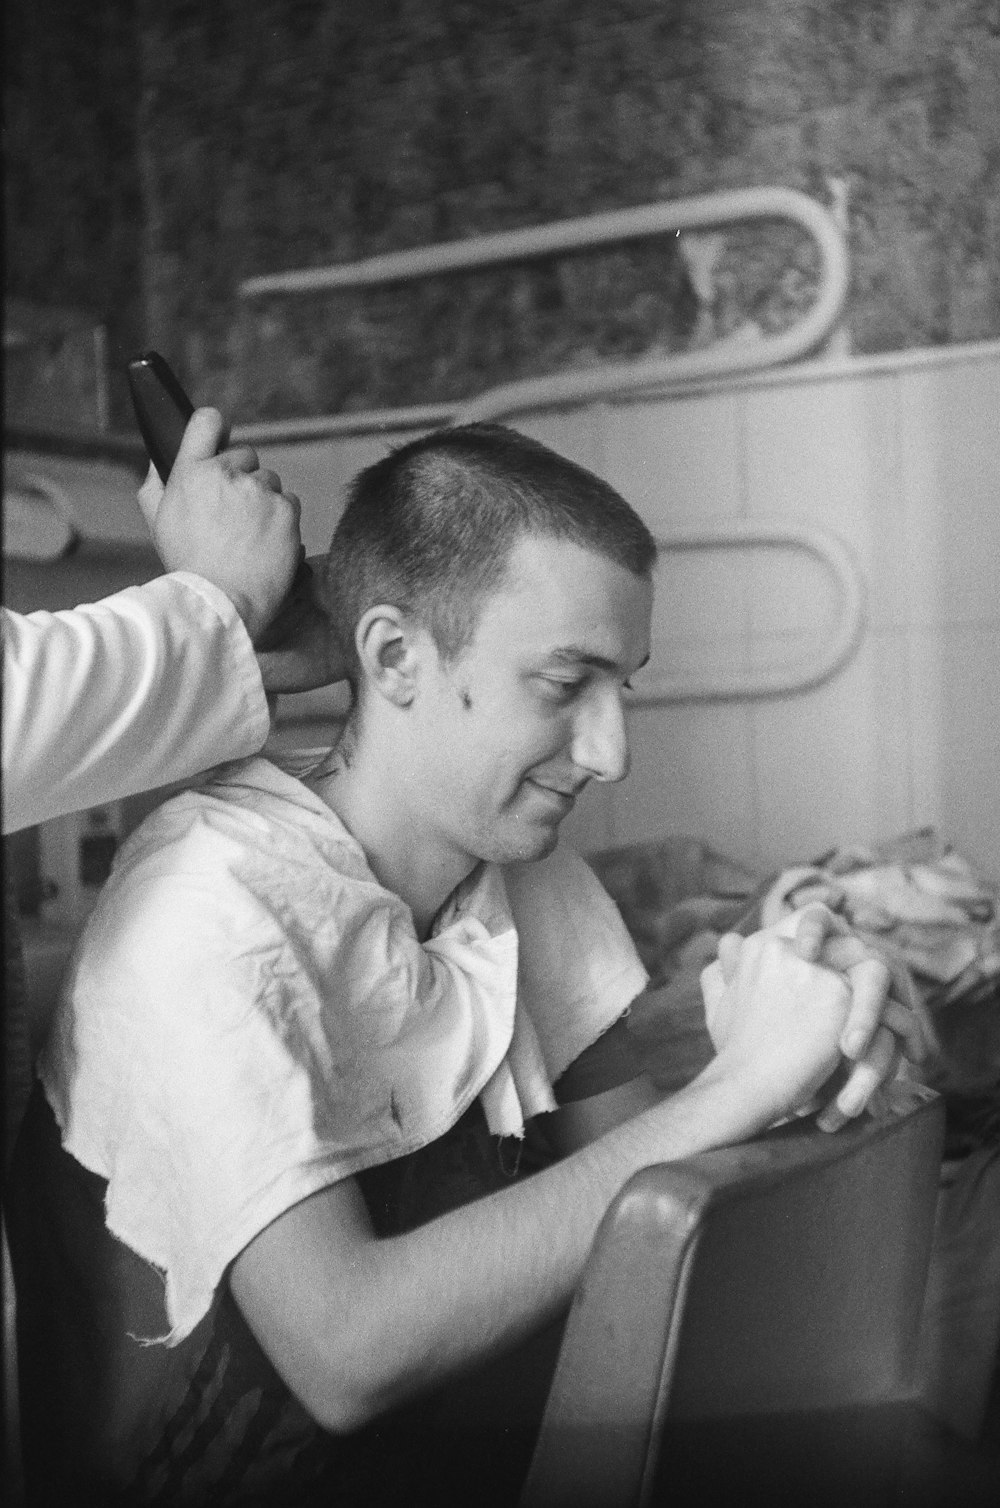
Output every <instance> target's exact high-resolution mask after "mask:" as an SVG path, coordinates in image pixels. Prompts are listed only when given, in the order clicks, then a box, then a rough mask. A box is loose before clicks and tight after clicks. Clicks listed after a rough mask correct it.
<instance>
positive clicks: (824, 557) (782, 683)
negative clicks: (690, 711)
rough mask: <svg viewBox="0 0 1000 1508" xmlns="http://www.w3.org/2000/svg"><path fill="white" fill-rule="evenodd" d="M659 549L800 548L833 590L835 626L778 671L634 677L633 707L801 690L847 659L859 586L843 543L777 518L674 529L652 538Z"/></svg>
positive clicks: (857, 634)
mask: <svg viewBox="0 0 1000 1508" xmlns="http://www.w3.org/2000/svg"><path fill="white" fill-rule="evenodd" d="M657 544H658V546H659V548H660V549H661V550H663V551H671V552H672V551H687V550H720V549H722V550H725V549H742V548H746V547H748V546H749V547H751V548H753V547H758V546H759V547H762V548H771V547H774V546H778V547H784V548H786V549H793V550H804V551H806V553H807V554H810V555H812V556H814V557H815V559H817V560H819V561H820V563H821V564H822V565H824V566H825V567H826V569H827V570H828V571H829V572H830V574H831V575H832V577H833V579H834V581H835V583H836V585H837V589H838V598H839V602H838V607H839V617H838V622H837V624H836V626H835V628H834V630H833V633H832V636H831V638H830V641H829V642H828V643H827V644H826V645H825V646H824V647H823V648H822V649H821V650H819V651H814V652H810V653H809V654H806V655H800V656H798V657H797V658H796V659H793V660H791V661H789V662H788V663H787V664H785V665H779V666H767V667H760V668H758V669H746V670H732V669H728V668H727V669H725V670H719V671H717V672H715V673H714V674H713V673H712V672H705V671H703V670H699V671H698V672H697V673H694V672H691V673H689V674H677V675H669V674H668V675H653V674H651V673H650V672H649V671H648V670H643V671H640V672H639V674H638V675H637V676H636V678H635V679H636V682H637V684H636V685H635V687H634V689H633V690H632V691H631V692H630V693H628V696H629V701H630V703H631V704H632V705H633V706H641V707H650V706H661V705H663V704H665V703H669V702H707V701H752V700H757V699H760V698H763V697H770V696H786V695H790V694H792V693H794V692H799V691H808V690H809V688H810V687H812V686H818V685H820V684H821V683H822V682H823V681H826V680H829V678H830V677H831V676H832V675H834V674H835V673H836V671H838V670H839V669H840V668H841V666H842V665H844V664H846V662H847V661H848V660H849V659H850V657H851V655H852V654H853V653H854V651H855V649H856V648H857V646H858V643H859V642H860V639H861V635H862V633H863V632H864V626H865V589H864V580H863V578H862V575H861V572H860V570H859V569H858V565H857V562H856V561H855V559H854V556H853V555H852V554H851V552H850V550H849V549H848V547H847V545H846V544H845V543H844V541H843V540H842V539H840V538H839V537H838V536H837V535H836V534H831V533H829V532H828V531H827V530H825V529H817V528H812V527H806V526H803V527H801V528H799V527H797V526H795V525H790V524H788V523H787V522H786V521H785V520H783V519H775V520H758V521H755V522H753V523H741V522H733V523H725V524H718V525H710V526H707V527H704V528H693V529H682V530H678V531H677V532H671V533H669V534H663V535H660V536H658V538H657Z"/></svg>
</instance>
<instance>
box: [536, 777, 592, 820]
mask: <svg viewBox="0 0 1000 1508" xmlns="http://www.w3.org/2000/svg"><path fill="white" fill-rule="evenodd" d="M527 784H528V785H531V786H534V788H535V790H536V791H541V792H542V794H543V795H544V796H548V797H549V798H550V800H551V801H552V802H553V803H554V804H555V805H557V806H559V807H561V808H562V809H563V810H564V811H567V812H568V811H569V810H570V809H571V808H572V806H573V803H574V802H575V801H576V798H577V796H578V795H579V794H580V791H581V790H582V789H583V787H582V786H580V785H554V784H549V783H547V782H546V781H542V780H534V779H532V777H531V776H530V775H529V776H528V778H527Z"/></svg>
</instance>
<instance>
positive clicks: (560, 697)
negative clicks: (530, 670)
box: [539, 675, 585, 702]
mask: <svg viewBox="0 0 1000 1508" xmlns="http://www.w3.org/2000/svg"><path fill="white" fill-rule="evenodd" d="M539 684H540V686H541V688H542V691H543V692H544V694H545V695H546V696H547V697H548V698H549V700H550V701H553V702H568V701H570V700H571V699H572V698H573V697H574V696H575V695H576V693H577V692H578V691H580V689H581V688H582V687H583V685H584V684H585V683H584V682H583V681H582V680H573V681H567V680H562V679H561V678H560V677H558V676H552V675H543V676H540V677H539Z"/></svg>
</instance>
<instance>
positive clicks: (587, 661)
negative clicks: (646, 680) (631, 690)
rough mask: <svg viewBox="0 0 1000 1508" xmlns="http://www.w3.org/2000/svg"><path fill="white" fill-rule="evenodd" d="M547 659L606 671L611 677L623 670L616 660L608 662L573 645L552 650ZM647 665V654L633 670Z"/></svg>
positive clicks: (604, 657)
mask: <svg viewBox="0 0 1000 1508" xmlns="http://www.w3.org/2000/svg"><path fill="white" fill-rule="evenodd" d="M548 659H550V660H557V661H558V662H559V663H560V664H561V665H586V666H588V667H590V668H592V669H594V670H607V671H610V673H611V674H612V675H620V674H621V672H622V669H623V668H624V667H623V666H621V665H620V664H619V663H618V661H617V660H609V659H607V657H606V656H604V655H595V654H594V653H593V651H592V650H589V649H582V648H579V647H578V646H577V645H575V644H564V645H561V646H560V647H559V648H558V649H553V650H552V651H551V652H550V654H549V655H548ZM648 664H649V655H648V654H647V655H646V657H645V659H643V660H640V662H639V664H638V665H637V666H636V667H635V670H641V669H642V667H643V666H644V665H648ZM635 670H632V671H629V674H630V675H634V674H635Z"/></svg>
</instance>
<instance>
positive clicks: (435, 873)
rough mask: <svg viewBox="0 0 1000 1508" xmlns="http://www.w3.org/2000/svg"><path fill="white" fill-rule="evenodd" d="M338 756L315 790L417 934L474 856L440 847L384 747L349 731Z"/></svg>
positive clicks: (424, 929)
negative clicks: (359, 740) (403, 909)
mask: <svg viewBox="0 0 1000 1508" xmlns="http://www.w3.org/2000/svg"><path fill="white" fill-rule="evenodd" d="M339 754H340V758H339V759H338V761H337V764H336V767H335V770H334V772H333V773H331V775H330V776H329V777H327V778H326V779H325V780H324V782H323V784H322V787H321V790H320V794H321V795H322V797H323V800H324V801H325V802H326V803H327V805H328V806H329V807H330V808H331V810H333V811H334V812H336V814H337V816H338V817H339V818H340V820H341V821H342V822H343V824H344V826H345V827H346V828H347V829H348V831H349V832H350V833H351V835H352V837H354V838H355V839H356V840H357V842H358V843H359V844H360V845H361V847H362V849H363V850H364V853H365V858H366V859H367V860H368V863H369V865H370V866H371V869H372V873H373V874H374V875H375V878H376V879H377V880H378V881H379V883H380V884H381V885H384V886H385V888H386V890H391V891H392V892H393V893H394V894H395V895H398V896H399V897H400V899H401V900H403V901H405V902H406V904H407V905H408V906H409V907H410V910H411V911H412V912H413V920H414V924H415V926H416V930H417V934H418V936H419V937H420V938H422V939H423V938H426V937H427V936H429V934H430V929H431V923H432V922H433V920H434V917H435V916H436V915H437V913H438V911H440V909H441V907H442V906H443V905H444V903H445V901H446V900H447V899H448V897H449V896H450V895H451V893H452V891H453V890H454V889H455V888H456V886H458V885H459V884H461V882H462V880H464V879H465V878H466V876H467V875H468V874H470V873H471V871H472V870H473V869H474V868H475V860H474V859H471V858H470V857H469V856H468V855H467V854H463V853H459V852H457V851H456V850H455V849H454V848H452V847H451V846H450V845H445V844H444V843H443V842H442V840H441V838H440V836H439V835H437V834H435V833H433V832H432V831H430V830H429V827H428V824H426V823H422V822H421V821H420V819H419V817H418V816H416V815H415V813H414V810H413V807H412V804H411V803H410V801H409V800H408V799H407V794H408V793H407V779H406V771H405V770H401V769H400V767H399V763H398V761H397V760H395V759H394V758H393V757H392V754H391V750H389V749H388V747H386V750H385V755H384V757H382V758H380V757H379V754H378V746H374V747H373V745H372V744H371V743H366V744H365V746H364V749H363V750H362V749H360V748H359V747H358V744H357V742H356V741H355V739H354V737H353V736H352V733H351V730H350V729H348V730H347V732H346V734H345V737H344V739H343V740H342V741H341V745H340V750H339Z"/></svg>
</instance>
